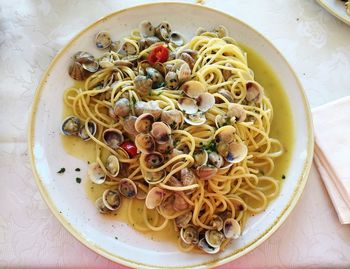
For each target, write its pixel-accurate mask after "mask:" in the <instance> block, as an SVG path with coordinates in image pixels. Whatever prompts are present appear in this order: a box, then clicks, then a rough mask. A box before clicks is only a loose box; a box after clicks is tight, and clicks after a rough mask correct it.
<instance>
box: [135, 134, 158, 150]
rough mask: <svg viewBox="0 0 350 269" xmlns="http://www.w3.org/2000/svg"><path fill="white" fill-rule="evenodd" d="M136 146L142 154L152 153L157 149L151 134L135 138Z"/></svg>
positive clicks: (139, 135)
mask: <svg viewBox="0 0 350 269" xmlns="http://www.w3.org/2000/svg"><path fill="white" fill-rule="evenodd" d="M135 145H136V147H137V149H138V150H139V151H141V152H142V153H151V152H152V151H154V149H155V147H156V144H155V142H154V139H153V137H152V136H151V135H150V134H138V135H137V136H136V137H135Z"/></svg>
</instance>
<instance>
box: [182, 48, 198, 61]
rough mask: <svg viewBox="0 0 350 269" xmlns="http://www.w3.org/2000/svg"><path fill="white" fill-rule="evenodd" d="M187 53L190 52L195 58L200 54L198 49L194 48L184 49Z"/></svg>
mask: <svg viewBox="0 0 350 269" xmlns="http://www.w3.org/2000/svg"><path fill="white" fill-rule="evenodd" d="M184 52H185V53H187V54H189V55H190V56H191V57H192V58H193V59H194V58H195V57H196V56H197V55H198V51H196V50H192V49H184V50H182V53H184Z"/></svg>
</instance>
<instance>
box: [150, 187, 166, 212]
mask: <svg viewBox="0 0 350 269" xmlns="http://www.w3.org/2000/svg"><path fill="white" fill-rule="evenodd" d="M163 198H164V190H163V189H161V188H159V187H153V188H152V189H150V191H149V192H148V193H147V196H146V200H145V205H146V207H147V208H148V209H154V208H156V207H157V206H160V205H161V203H162V201H163Z"/></svg>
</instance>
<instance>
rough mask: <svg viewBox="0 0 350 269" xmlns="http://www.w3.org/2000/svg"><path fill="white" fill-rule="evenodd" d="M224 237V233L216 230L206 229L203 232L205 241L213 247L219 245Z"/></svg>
mask: <svg viewBox="0 0 350 269" xmlns="http://www.w3.org/2000/svg"><path fill="white" fill-rule="evenodd" d="M224 239H225V236H224V234H223V233H222V232H219V231H217V230H207V231H206V232H205V241H207V243H208V244H209V245H210V246H211V247H213V248H217V247H220V245H221V243H222V241H224Z"/></svg>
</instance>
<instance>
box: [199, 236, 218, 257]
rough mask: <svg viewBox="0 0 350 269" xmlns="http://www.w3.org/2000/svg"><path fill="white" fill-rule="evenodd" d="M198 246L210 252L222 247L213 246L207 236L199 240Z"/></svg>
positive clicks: (212, 252) (215, 251)
mask: <svg viewBox="0 0 350 269" xmlns="http://www.w3.org/2000/svg"><path fill="white" fill-rule="evenodd" d="M198 247H199V248H200V249H202V250H203V251H204V252H206V253H208V254H215V253H218V252H219V251H220V247H212V246H211V245H209V244H208V242H207V240H205V238H202V239H201V240H199V242H198Z"/></svg>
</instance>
